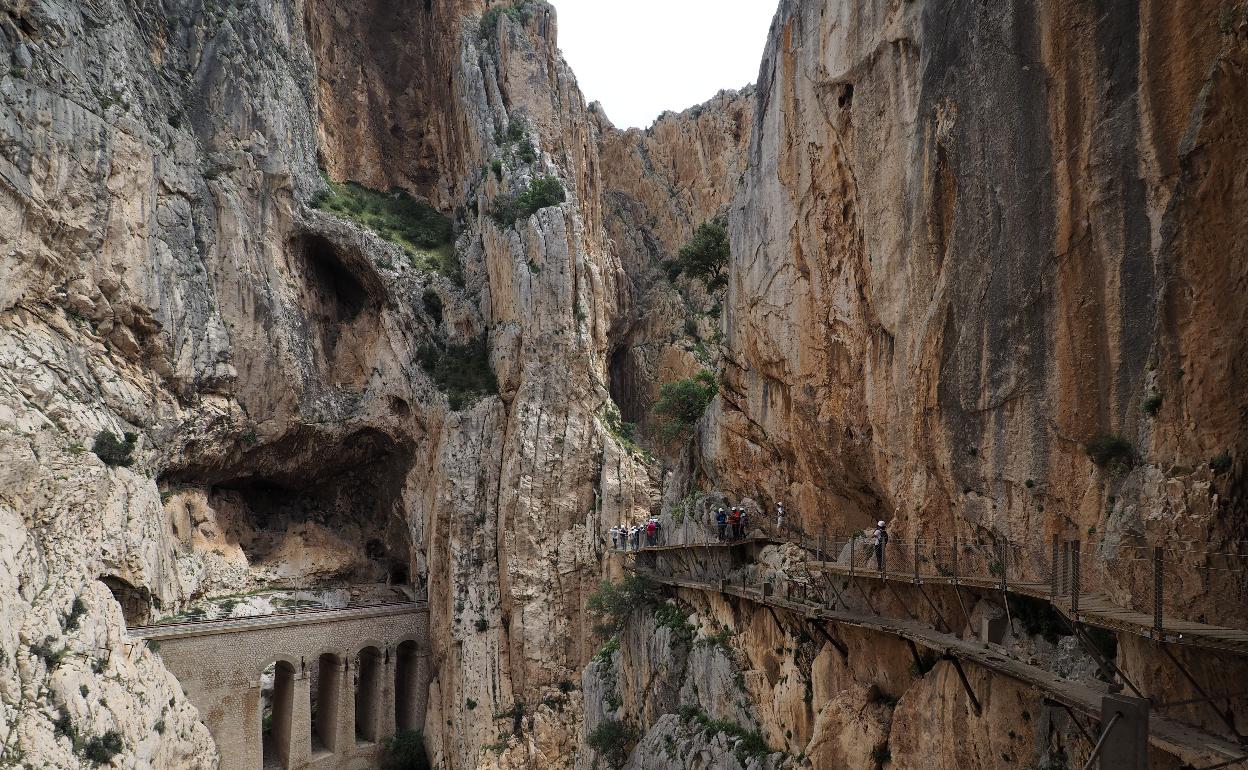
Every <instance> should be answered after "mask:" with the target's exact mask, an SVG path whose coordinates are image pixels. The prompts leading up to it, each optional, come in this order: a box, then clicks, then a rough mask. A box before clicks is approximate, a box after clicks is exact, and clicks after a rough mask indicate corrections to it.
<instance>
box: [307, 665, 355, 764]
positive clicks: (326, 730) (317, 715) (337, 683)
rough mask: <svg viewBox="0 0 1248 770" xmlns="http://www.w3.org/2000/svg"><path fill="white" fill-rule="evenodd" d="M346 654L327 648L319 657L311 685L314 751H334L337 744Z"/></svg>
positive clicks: (314, 752)
mask: <svg viewBox="0 0 1248 770" xmlns="http://www.w3.org/2000/svg"><path fill="white" fill-rule="evenodd" d="M345 668H346V656H345V655H343V654H341V653H338V652H336V651H328V650H327V651H324V652H322V653H321V654H320V655H318V656H317V657H316V663H315V666H314V667H313V672H312V675H313V677H314V680H313V682H312V687H311V688H310V690H311V692H310V698H311V701H310V704H309V705H310V708H311V723H312V724H311V728H312V753H313V754H316V753H318V752H328V753H331V754H332V753H335V752H337V751H338V750H339V749H340V748H342V747H340V746H339V745H338V732H339V729H338V726H339V724H340V723H341V719H342V715H341V711H342V683H343V681H344V680H345V677H344V670H345Z"/></svg>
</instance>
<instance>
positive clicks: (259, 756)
mask: <svg viewBox="0 0 1248 770" xmlns="http://www.w3.org/2000/svg"><path fill="white" fill-rule="evenodd" d="M428 615H429V610H428V605H427V604H426V603H425V602H419V601H409V602H396V603H391V604H382V605H373V606H363V607H350V608H346V609H337V610H307V611H303V612H294V613H288V614H282V615H266V616H260V617H252V618H231V619H227V620H216V621H200V622H193V623H182V624H174V625H162V626H145V627H139V628H135V629H132V630H131V632H130V633H131V634H132V635H134V636H136V637H138V638H141V639H146V640H148V641H149V642H156V643H157V645H153V646H158V651H159V654H160V656H161V658H162V659H163V660H164V663H165V665H166V666H167V667H168V668H169V670H170V671H171V672H172V673H173V674H174V676H176V677H177V678H178V681H179V682H181V683H182V686H183V687H184V688H185V689H186V692H187V696H188V697H189V698H190V700H191V702H192V703H194V704H195V706H196V708H198V709H199V713H200V718H201V719H203V721H204V723H205V724H206V725H207V726H208V729H209V731H211V733H212V736H213V738H214V739H215V740H216V743H217V747H218V749H219V750H220V752H221V770H261V768H265V769H266V770H267V768H283V769H284V770H304V769H305V768H306V769H308V770H364V769H365V768H372V767H376V766H377V759H378V754H379V752H380V749H381V745H382V741H383V740H384V739H385V738H387V737H389V736H391V735H393V734H394V733H395V731H396V730H403V729H419V728H421V727H422V726H423V723H424V718H425V707H426V697H427V692H428V683H429V679H430V663H429V655H428V650H429V646H428V638H429V624H428ZM270 677H271V679H270ZM266 694H267V695H268V700H269V702H270V704H271V708H270V709H266V707H265V700H266V698H265V695H266ZM266 710H267V711H268V712H269V714H268V715H267V716H266V713H265V712H266Z"/></svg>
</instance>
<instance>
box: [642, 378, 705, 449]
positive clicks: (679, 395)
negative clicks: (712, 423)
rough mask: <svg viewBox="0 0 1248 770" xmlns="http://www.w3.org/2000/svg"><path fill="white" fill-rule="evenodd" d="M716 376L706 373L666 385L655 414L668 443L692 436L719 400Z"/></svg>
mask: <svg viewBox="0 0 1248 770" xmlns="http://www.w3.org/2000/svg"><path fill="white" fill-rule="evenodd" d="M717 390H718V387H717V386H716V384H715V375H714V374H712V373H711V372H710V371H709V370H707V369H703V370H702V371H700V372H698V373H697V375H695V376H694V377H691V378H689V379H687V380H676V381H675V382H668V383H664V384H663V386H662V387H661V388H659V400H658V401H656V402H655V404H654V413H655V415H656V416H657V417H658V419H659V424H660V430H661V431H662V433H663V437H664V438H665V439H667V440H668V441H671V440H672V439H675V438H677V437H679V436H683V435H684V434H686V433H688V432H689V430H690V429H691V428H693V426H694V424H695V423H697V421H698V420H699V419H700V418H701V417H702V413H703V412H705V411H706V407H707V406H708V405H709V404H710V403H711V399H712V398H714V397H715V393H716V391H717Z"/></svg>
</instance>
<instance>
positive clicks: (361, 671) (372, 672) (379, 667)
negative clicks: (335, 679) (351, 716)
mask: <svg viewBox="0 0 1248 770" xmlns="http://www.w3.org/2000/svg"><path fill="white" fill-rule="evenodd" d="M382 650H383V648H382V646H381V645H373V644H369V645H368V646H366V647H363V648H361V649H360V650H359V652H357V653H356V654H355V737H356V740H357V741H359V742H361V743H376V742H377V738H378V735H379V727H380V725H379V722H380V717H381V714H380V709H378V708H377V706H378V704H379V702H380V701H381V693H382V671H383V670H384V668H385V657H384V653H383V652H382Z"/></svg>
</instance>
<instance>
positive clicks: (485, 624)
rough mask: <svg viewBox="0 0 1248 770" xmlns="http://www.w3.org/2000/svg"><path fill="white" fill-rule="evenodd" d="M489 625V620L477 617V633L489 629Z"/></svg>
mask: <svg viewBox="0 0 1248 770" xmlns="http://www.w3.org/2000/svg"><path fill="white" fill-rule="evenodd" d="M489 627H490V622H489V621H488V620H486V619H485V618H477V622H476V628H477V633H479V634H483V633H485V632H486V630H487V629H489Z"/></svg>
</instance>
